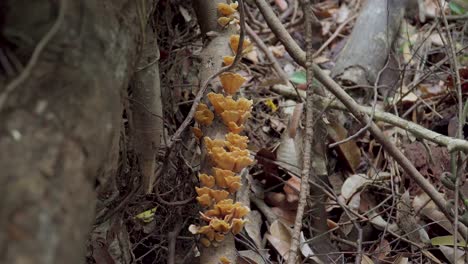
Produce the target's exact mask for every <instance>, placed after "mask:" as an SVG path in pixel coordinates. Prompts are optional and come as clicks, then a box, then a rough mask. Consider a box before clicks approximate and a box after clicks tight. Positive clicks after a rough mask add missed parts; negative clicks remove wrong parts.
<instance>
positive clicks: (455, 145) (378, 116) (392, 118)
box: [272, 85, 468, 152]
mask: <svg viewBox="0 0 468 264" xmlns="http://www.w3.org/2000/svg"><path fill="white" fill-rule="evenodd" d="M272 91H274V92H275V93H278V94H281V95H284V96H287V97H292V98H297V93H296V91H295V90H294V89H291V88H289V87H287V86H284V85H275V86H273V88H272ZM299 94H300V96H301V97H302V98H305V97H306V93H305V92H304V91H299ZM314 100H315V102H316V103H319V104H320V105H321V106H330V107H332V108H334V109H337V110H342V111H348V108H347V107H346V106H344V105H343V104H342V103H340V102H338V101H336V100H331V99H328V98H325V97H321V96H314ZM358 108H359V110H360V111H361V112H363V113H365V114H368V115H371V114H372V107H367V106H361V105H359V106H358ZM374 120H375V121H380V122H385V123H388V124H391V125H393V126H396V127H399V128H402V129H404V130H406V131H408V132H410V133H411V134H413V135H414V136H415V137H417V138H421V139H425V140H428V141H431V142H434V143H436V144H438V145H441V146H445V147H447V149H448V151H449V152H452V151H459V150H461V151H468V141H466V140H464V139H458V138H452V137H448V136H445V135H442V134H439V133H437V132H434V131H432V130H429V129H427V128H425V127H423V126H420V125H418V124H415V123H413V122H411V121H408V120H406V119H403V118H401V117H398V116H396V115H393V114H390V113H387V112H381V111H378V110H375V112H374Z"/></svg>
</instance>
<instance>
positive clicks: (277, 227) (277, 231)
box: [265, 220, 292, 260]
mask: <svg viewBox="0 0 468 264" xmlns="http://www.w3.org/2000/svg"><path fill="white" fill-rule="evenodd" d="M291 233H292V231H291V229H290V228H288V227H287V226H285V225H284V224H283V223H281V222H280V221H278V220H276V221H274V222H273V223H272V224H271V225H270V228H269V233H268V234H266V235H265V236H266V238H267V240H268V242H270V244H272V245H273V247H274V248H275V249H276V251H277V252H278V253H279V254H280V255H281V256H282V257H283V258H284V259H285V260H287V259H288V252H289V248H290V246H291Z"/></svg>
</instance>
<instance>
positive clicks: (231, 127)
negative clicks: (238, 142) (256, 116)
mask: <svg viewBox="0 0 468 264" xmlns="http://www.w3.org/2000/svg"><path fill="white" fill-rule="evenodd" d="M227 126H228V129H229V131H231V132H232V133H235V134H239V133H240V132H242V130H244V125H240V126H238V125H237V124H236V123H234V122H229V124H228V125H227Z"/></svg>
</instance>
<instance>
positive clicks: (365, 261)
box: [361, 255, 374, 264]
mask: <svg viewBox="0 0 468 264" xmlns="http://www.w3.org/2000/svg"><path fill="white" fill-rule="evenodd" d="M361 264H374V261H372V259H371V258H369V257H368V256H367V255H362V259H361Z"/></svg>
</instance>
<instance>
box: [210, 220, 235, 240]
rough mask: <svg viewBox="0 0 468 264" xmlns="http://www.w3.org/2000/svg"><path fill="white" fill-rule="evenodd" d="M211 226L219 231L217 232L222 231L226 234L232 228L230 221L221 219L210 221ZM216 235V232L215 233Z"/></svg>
mask: <svg viewBox="0 0 468 264" xmlns="http://www.w3.org/2000/svg"><path fill="white" fill-rule="evenodd" d="M210 227H211V228H212V229H213V230H215V231H217V232H220V233H224V234H226V233H227V232H229V230H230V229H231V228H230V225H229V224H228V223H226V221H224V220H221V219H213V220H211V222H210ZM213 236H214V234H213Z"/></svg>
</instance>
